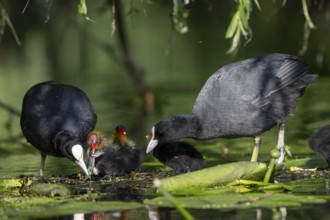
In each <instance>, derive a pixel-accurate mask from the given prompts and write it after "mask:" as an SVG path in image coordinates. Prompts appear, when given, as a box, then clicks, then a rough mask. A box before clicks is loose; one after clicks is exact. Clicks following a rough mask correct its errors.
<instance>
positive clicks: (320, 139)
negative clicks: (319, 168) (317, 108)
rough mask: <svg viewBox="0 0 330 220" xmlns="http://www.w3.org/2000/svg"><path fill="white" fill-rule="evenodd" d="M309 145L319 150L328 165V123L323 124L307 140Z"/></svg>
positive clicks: (329, 126) (329, 144) (329, 132)
mask: <svg viewBox="0 0 330 220" xmlns="http://www.w3.org/2000/svg"><path fill="white" fill-rule="evenodd" d="M309 147H310V148H311V149H313V150H314V151H316V152H319V153H320V154H321V155H322V156H323V157H324V158H325V159H326V161H327V162H328V164H329V167H330V125H325V126H323V127H322V128H320V129H319V130H318V131H317V132H316V134H315V135H314V136H313V137H312V138H311V139H310V141H309Z"/></svg>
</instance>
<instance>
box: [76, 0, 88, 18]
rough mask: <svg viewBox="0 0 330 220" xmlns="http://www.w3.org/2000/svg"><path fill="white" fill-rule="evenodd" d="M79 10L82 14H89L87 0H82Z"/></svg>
mask: <svg viewBox="0 0 330 220" xmlns="http://www.w3.org/2000/svg"><path fill="white" fill-rule="evenodd" d="M78 12H79V14H81V15H84V16H87V5H86V1H85V0H80V1H79V4H78Z"/></svg>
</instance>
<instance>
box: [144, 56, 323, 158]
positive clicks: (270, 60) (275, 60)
mask: <svg viewBox="0 0 330 220" xmlns="http://www.w3.org/2000/svg"><path fill="white" fill-rule="evenodd" d="M307 69H308V65H307V64H306V63H305V62H304V61H303V60H301V59H300V58H298V57H295V56H292V55H286V54H269V55H266V56H263V57H259V58H251V59H247V60H242V61H239V62H236V63H233V64H230V65H227V66H224V67H222V68H221V69H219V70H218V71H217V72H215V73H214V74H213V75H212V76H211V77H210V78H209V79H208V80H207V82H206V83H205V85H204V87H203V88H202V90H201V91H200V93H199V95H198V97H197V99H196V102H195V105H194V107H193V109H192V113H190V114H186V115H176V116H172V117H169V118H167V119H165V120H163V121H160V122H158V123H157V124H156V125H154V126H153V127H152V136H153V137H152V139H151V141H150V142H149V145H148V147H147V153H148V152H150V151H152V150H153V149H154V148H155V146H157V145H158V144H161V143H164V142H169V141H172V140H177V139H181V138H194V139H198V140H207V139H213V138H219V137H221V138H239V137H254V139H255V144H254V151H253V154H252V159H251V161H256V160H257V157H258V152H259V146H260V144H261V139H260V135H261V134H262V133H264V132H265V131H267V130H269V129H271V128H273V127H274V126H275V125H276V124H279V127H280V129H279V139H278V144H277V147H278V148H279V149H280V151H281V157H280V158H279V159H278V161H277V163H280V162H282V161H283V159H284V150H286V148H285V145H284V124H285V121H286V120H287V119H288V118H289V117H290V116H292V115H293V113H294V111H295V109H296V105H297V102H298V99H299V97H300V96H301V95H302V94H303V91H304V88H305V87H306V86H307V85H308V84H310V83H312V82H313V81H314V80H316V78H317V75H308V74H306V73H307ZM287 152H288V151H287Z"/></svg>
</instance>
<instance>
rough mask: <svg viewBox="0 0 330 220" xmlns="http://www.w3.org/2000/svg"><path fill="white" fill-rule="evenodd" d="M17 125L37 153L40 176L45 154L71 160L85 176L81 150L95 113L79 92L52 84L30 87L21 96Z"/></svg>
mask: <svg viewBox="0 0 330 220" xmlns="http://www.w3.org/2000/svg"><path fill="white" fill-rule="evenodd" d="M20 123H21V129H22V132H23V134H24V136H25V138H26V139H27V141H28V142H30V143H31V144H32V145H33V146H34V147H36V148H37V149H38V150H39V151H40V154H41V166H40V171H39V175H40V176H43V170H44V165H45V160H46V156H47V155H50V156H54V157H66V158H68V159H70V160H71V161H74V162H75V163H77V164H78V165H79V166H80V167H81V168H82V169H83V171H84V172H85V173H86V175H87V176H88V171H87V168H86V165H85V162H84V158H83V155H84V147H87V144H86V138H87V135H88V133H89V132H91V131H92V130H93V129H94V126H95V123H96V114H95V112H94V109H93V107H92V105H91V103H90V101H89V99H88V97H87V95H86V94H85V93H84V92H83V91H82V90H80V89H79V88H76V87H74V86H71V85H64V84H55V83H53V82H44V83H39V84H36V85H34V86H33V87H31V88H30V89H29V90H28V91H27V92H26V94H25V96H24V99H23V105H22V115H21V122H20Z"/></svg>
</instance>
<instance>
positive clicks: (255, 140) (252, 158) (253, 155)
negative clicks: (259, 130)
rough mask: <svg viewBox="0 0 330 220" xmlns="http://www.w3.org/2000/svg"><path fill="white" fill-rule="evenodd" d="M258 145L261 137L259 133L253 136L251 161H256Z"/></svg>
mask: <svg viewBox="0 0 330 220" xmlns="http://www.w3.org/2000/svg"><path fill="white" fill-rule="evenodd" d="M260 145H261V137H260V136H259V135H258V136H255V137H254V148H253V153H252V157H251V162H257V159H258V154H259V149H260Z"/></svg>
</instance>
